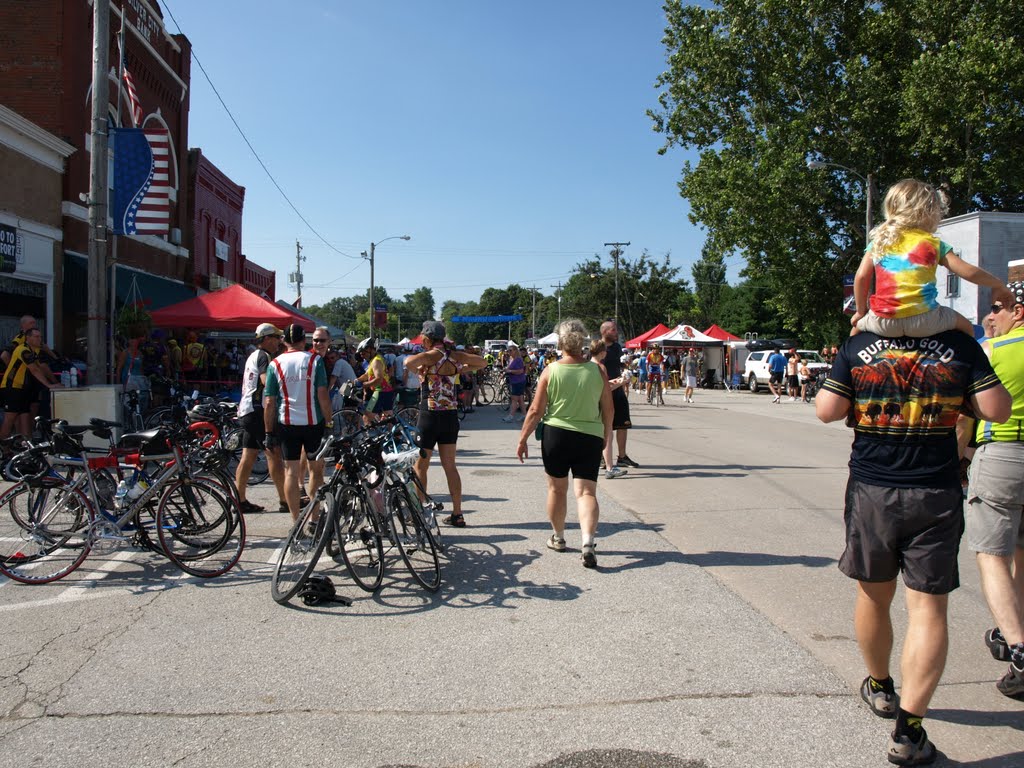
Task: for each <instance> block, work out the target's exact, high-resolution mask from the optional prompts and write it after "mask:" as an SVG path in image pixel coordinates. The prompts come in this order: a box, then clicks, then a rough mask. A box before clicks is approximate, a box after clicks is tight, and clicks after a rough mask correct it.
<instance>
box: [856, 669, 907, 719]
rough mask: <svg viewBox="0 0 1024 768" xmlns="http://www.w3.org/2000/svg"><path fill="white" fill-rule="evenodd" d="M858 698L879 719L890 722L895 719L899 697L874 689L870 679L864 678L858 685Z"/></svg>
mask: <svg viewBox="0 0 1024 768" xmlns="http://www.w3.org/2000/svg"><path fill="white" fill-rule="evenodd" d="M860 697H861V698H862V699H864V703H865V704H867V705H868V709H870V710H871V711H872V712H874V713H875V714H876V715H878V716H879V717H884V718H886V719H887V720H891V719H892V718H894V717H896V710H897V709H898V708H899V706H900V697H899V695H898V694H895V693H886V692H885V691H883V690H882V689H881V688H878V689H876V688H875V687H874V686H873V685H871V678H870V677H865V678H864V682H863V683H861V684H860Z"/></svg>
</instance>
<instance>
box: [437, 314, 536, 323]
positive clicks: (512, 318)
mask: <svg viewBox="0 0 1024 768" xmlns="http://www.w3.org/2000/svg"><path fill="white" fill-rule="evenodd" d="M522 319H523V316H522V315H456V316H455V317H453V318H452V322H453V323H515V322H519V321H520V320H522Z"/></svg>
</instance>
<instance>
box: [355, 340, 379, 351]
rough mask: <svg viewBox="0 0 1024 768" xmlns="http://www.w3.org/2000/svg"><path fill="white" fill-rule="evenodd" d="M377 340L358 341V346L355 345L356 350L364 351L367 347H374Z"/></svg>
mask: <svg viewBox="0 0 1024 768" xmlns="http://www.w3.org/2000/svg"><path fill="white" fill-rule="evenodd" d="M376 348H377V342H376V341H374V340H373V339H363V340H362V341H360V342H359V346H358V347H356V352H365V351H366V350H368V349H376Z"/></svg>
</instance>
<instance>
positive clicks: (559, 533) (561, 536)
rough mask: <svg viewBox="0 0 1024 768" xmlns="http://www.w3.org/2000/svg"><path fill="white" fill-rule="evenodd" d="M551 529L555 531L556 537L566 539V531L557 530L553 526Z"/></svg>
mask: <svg viewBox="0 0 1024 768" xmlns="http://www.w3.org/2000/svg"><path fill="white" fill-rule="evenodd" d="M551 531H552V533H554V536H555V538H556V539H564V538H565V531H556V530H555V529H554V528H552V529H551Z"/></svg>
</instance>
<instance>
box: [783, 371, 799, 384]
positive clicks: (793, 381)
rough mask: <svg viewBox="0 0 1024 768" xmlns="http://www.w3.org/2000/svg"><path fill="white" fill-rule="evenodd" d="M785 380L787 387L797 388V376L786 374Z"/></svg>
mask: <svg viewBox="0 0 1024 768" xmlns="http://www.w3.org/2000/svg"><path fill="white" fill-rule="evenodd" d="M786 380H787V381H788V382H789V386H791V387H799V386H800V377H799V376H789V375H788V374H787V376H786Z"/></svg>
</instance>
